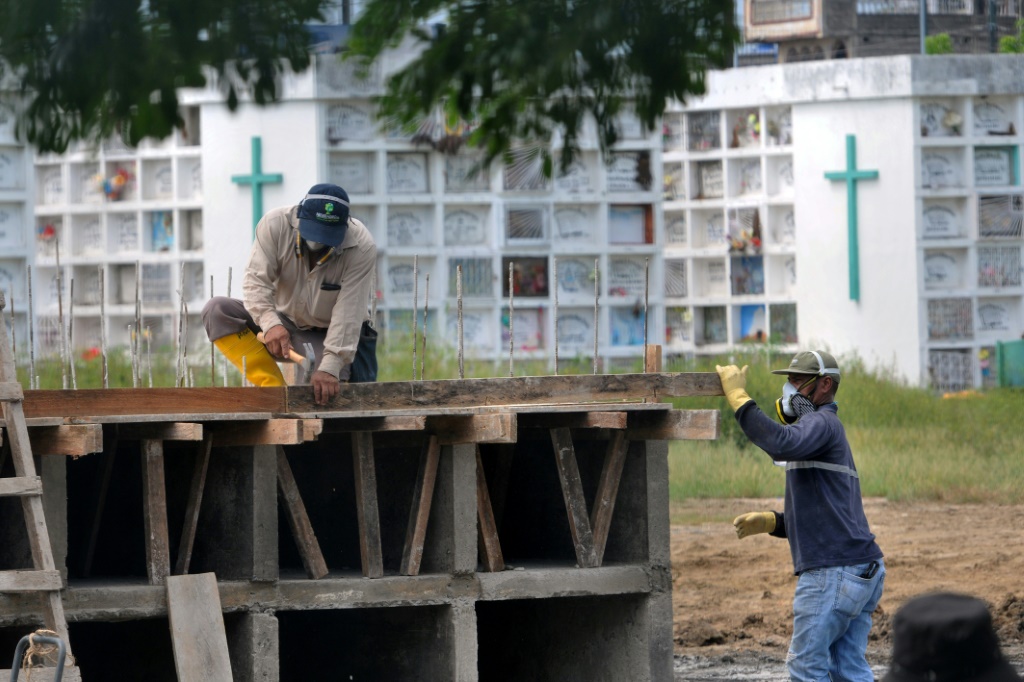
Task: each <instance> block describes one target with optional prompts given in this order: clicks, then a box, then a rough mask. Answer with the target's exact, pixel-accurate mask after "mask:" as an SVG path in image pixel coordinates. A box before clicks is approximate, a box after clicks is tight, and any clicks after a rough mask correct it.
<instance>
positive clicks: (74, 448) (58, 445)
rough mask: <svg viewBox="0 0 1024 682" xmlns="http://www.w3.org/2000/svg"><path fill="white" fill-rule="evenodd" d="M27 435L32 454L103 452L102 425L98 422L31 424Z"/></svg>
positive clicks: (76, 454)
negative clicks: (62, 424)
mask: <svg viewBox="0 0 1024 682" xmlns="http://www.w3.org/2000/svg"><path fill="white" fill-rule="evenodd" d="M28 436H29V439H30V440H31V441H32V454H34V455H67V456H69V457H81V456H82V455H90V454H92V453H94V452H103V427H102V426H101V425H99V424H77V425H65V426H33V427H30V428H29V430H28Z"/></svg>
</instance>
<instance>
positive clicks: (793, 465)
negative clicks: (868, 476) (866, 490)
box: [786, 459, 860, 478]
mask: <svg viewBox="0 0 1024 682" xmlns="http://www.w3.org/2000/svg"><path fill="white" fill-rule="evenodd" d="M790 469H825V470H827V471H835V472H837V473H840V474H846V475H848V476H853V477H854V478H860V476H859V475H858V474H857V471H856V469H851V468H850V467H848V466H843V465H842V464H832V463H831V462H819V461H817V460H813V459H812V460H807V461H803V462H787V463H786V471H789V470H790Z"/></svg>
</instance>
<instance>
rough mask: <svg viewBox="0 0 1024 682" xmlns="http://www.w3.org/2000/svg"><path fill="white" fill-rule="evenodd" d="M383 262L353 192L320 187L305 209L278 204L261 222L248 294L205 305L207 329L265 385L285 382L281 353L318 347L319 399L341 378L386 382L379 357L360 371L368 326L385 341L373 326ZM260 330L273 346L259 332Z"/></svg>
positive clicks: (248, 269) (329, 394)
mask: <svg viewBox="0 0 1024 682" xmlns="http://www.w3.org/2000/svg"><path fill="white" fill-rule="evenodd" d="M376 262H377V247H376V245H375V244H374V242H373V236H372V235H371V234H370V232H369V230H367V229H366V226H365V225H363V224H362V223H361V222H359V221H358V220H356V219H355V218H352V217H351V216H350V215H349V198H348V194H347V193H346V192H345V190H343V189H342V188H341V187H338V186H337V185H331V184H318V185H314V186H313V187H312V188H310V190H309V193H308V194H307V195H306V196H305V197H304V198H303V200H302V201H301V202H299V204H298V205H297V206H290V207H288V206H286V207H282V208H276V209H273V210H271V211H269V212H268V213H267V214H266V215H264V216H263V218H262V219H261V220H260V222H259V224H258V225H257V226H256V239H255V241H253V244H252V252H251V253H250V255H249V264H248V265H247V266H246V269H245V278H244V279H243V282H242V296H243V298H244V300H243V301H239V300H237V299H233V298H227V297H226V296H217V297H214V298H213V299H211V300H210V302H209V303H207V304H206V306H205V307H204V308H203V325H204V326H205V327H206V333H207V335H208V336H209V338H210V340H212V341H213V343H214V345H216V346H217V348H218V349H220V351H221V352H222V353H223V354H224V355H225V357H227V358H228V360H230V361H231V362H232V363H233V364H234V365H235V367H237V368H239V370H241V369H242V368H243V358H244V367H245V372H246V378H247V379H248V380H249V381H250V382H251V383H253V384H255V385H257V386H283V385H284V378H283V376H282V375H281V370H280V369H279V368H278V366H277V362H276V360H275V358H282V359H283V358H287V357H288V353H289V350H290V349H291V348H292V347H293V346H296V347H297V348H298V349H302V348H304V347H305V344H307V343H310V344H312V347H313V349H314V352H315V356H316V368H315V370H316V371H315V372H314V373H313V375H312V384H313V394H314V399H315V400H316V402H317V403H318V404H324V403H327V402H329V401H330V400H331V399H332V398H333V397H334V396H336V395H337V394H338V391H339V390H340V384H341V382H343V381H344V382H348V381H350V380H352V381H373V380H375V378H376V372H375V367H376V364H375V360H374V363H373V367H374V370H373V371H372V372H370V374H372V376H353V374H352V368H353V361H354V360H355V358H356V352H357V348H358V349H359V352H360V354H364V353H365V352H366V348H365V347H360V338H361V335H363V336H365V335H366V333H367V329H368V330H369V332H370V333H371V334H372V335H373V338H374V340H375V338H376V332H373V330H372V327H371V326H370V325H369V324H367V325H364V322H365V321H368V320H369V313H368V310H367V308H368V304H369V301H370V295H371V293H373V292H372V291H371V288H372V286H373V272H374V269H375V267H376ZM260 331H262V332H263V335H264V343H265V344H266V345H264V343H261V342H260V341H259V340H258V339H257V338H256V334H257V333H258V332H260ZM364 343H365V340H364ZM372 350H373V349H372V348H371V349H370V351H371V352H372ZM359 366H360V367H361V366H362V365H359ZM358 373H363V374H365V373H366V372H363V371H362V370H360V372H358Z"/></svg>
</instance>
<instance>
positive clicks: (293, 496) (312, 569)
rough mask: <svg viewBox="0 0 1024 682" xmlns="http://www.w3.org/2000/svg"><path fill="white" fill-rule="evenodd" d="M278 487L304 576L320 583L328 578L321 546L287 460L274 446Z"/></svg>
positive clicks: (280, 448)
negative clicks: (300, 559) (304, 570)
mask: <svg viewBox="0 0 1024 682" xmlns="http://www.w3.org/2000/svg"><path fill="white" fill-rule="evenodd" d="M277 487H278V490H279V491H280V492H281V499H282V500H283V501H284V507H285V516H286V517H287V518H288V526H289V527H290V528H291V529H292V537H293V538H295V545H296V546H297V547H298V548H299V556H301V557H302V565H303V566H304V567H305V569H306V575H307V576H309V577H310V578H311V579H313V580H319V579H320V578H323V577H324V576H325V575H327V562H326V561H324V554H323V552H322V551H320V543H319V542H318V541H317V539H316V533H314V532H313V524H312V523H310V521H309V514H307V513H306V505H305V504H304V503H303V502H302V495H300V494H299V486H298V484H297V483H296V482H295V475H294V474H293V473H292V467H291V465H290V464H288V456H287V455H286V454H285V451H284V448H283V447H281V446H280V445H278V446H277Z"/></svg>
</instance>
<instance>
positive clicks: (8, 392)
mask: <svg viewBox="0 0 1024 682" xmlns="http://www.w3.org/2000/svg"><path fill="white" fill-rule="evenodd" d="M24 397H25V394H24V392H23V391H22V390H21V384H19V383H18V382H17V381H0V400H8V401H13V400H16V401H19V402H20V401H21V400H22V398H24Z"/></svg>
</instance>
